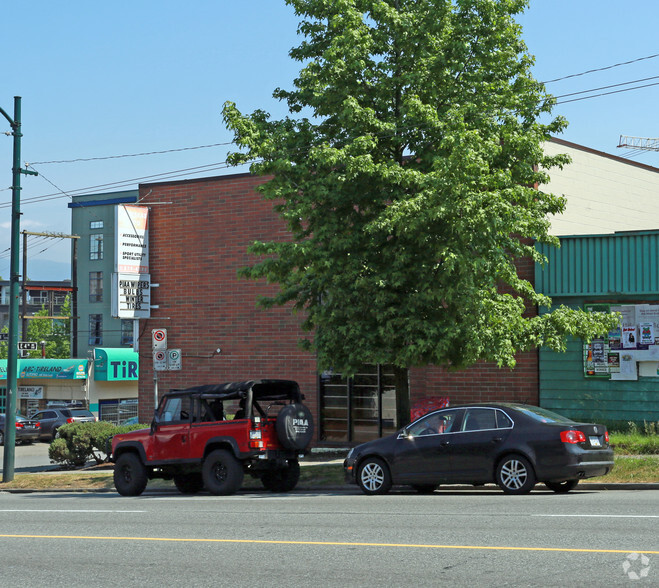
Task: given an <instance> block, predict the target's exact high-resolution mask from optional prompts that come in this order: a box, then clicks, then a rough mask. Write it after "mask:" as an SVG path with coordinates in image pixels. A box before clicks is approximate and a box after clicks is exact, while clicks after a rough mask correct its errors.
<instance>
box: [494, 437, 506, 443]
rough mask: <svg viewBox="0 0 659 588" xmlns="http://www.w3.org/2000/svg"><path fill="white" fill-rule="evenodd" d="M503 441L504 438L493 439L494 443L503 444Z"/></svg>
mask: <svg viewBox="0 0 659 588" xmlns="http://www.w3.org/2000/svg"><path fill="white" fill-rule="evenodd" d="M502 441H503V437H492V443H501V442H502Z"/></svg>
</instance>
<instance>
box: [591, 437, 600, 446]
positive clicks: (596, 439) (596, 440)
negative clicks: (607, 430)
mask: <svg viewBox="0 0 659 588" xmlns="http://www.w3.org/2000/svg"><path fill="white" fill-rule="evenodd" d="M589 440H590V445H591V447H602V443H601V441H600V438H599V437H593V436H592V435H591V436H590V438H589Z"/></svg>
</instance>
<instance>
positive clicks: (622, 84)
mask: <svg viewBox="0 0 659 588" xmlns="http://www.w3.org/2000/svg"><path fill="white" fill-rule="evenodd" d="M656 79H659V76H652V77H650V78H641V79H638V80H632V81H631V82H622V83H620V84H611V85H609V86H600V87H599V88H592V89H590V90H581V91H580V92H571V93H570V94H561V95H560V96H554V98H556V99H557V100H558V99H559V98H567V97H568V96H578V95H579V94H589V93H590V92H597V91H598V90H608V89H609V88H619V87H620V86H629V85H630V84H638V83H639V82H647V81H648V80H656ZM640 87H644V86H640ZM631 89H633V88H631Z"/></svg>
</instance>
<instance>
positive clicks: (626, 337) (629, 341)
mask: <svg viewBox="0 0 659 588" xmlns="http://www.w3.org/2000/svg"><path fill="white" fill-rule="evenodd" d="M636 340H637V334H636V326H635V325H634V326H631V325H629V326H623V327H622V348H623V349H636Z"/></svg>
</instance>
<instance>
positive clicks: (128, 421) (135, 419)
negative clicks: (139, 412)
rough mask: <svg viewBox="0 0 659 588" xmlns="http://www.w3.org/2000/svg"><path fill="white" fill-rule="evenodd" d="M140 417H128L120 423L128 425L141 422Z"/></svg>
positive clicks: (123, 425)
mask: <svg viewBox="0 0 659 588" xmlns="http://www.w3.org/2000/svg"><path fill="white" fill-rule="evenodd" d="M139 422H140V421H139V417H136V416H134V417H130V418H129V419H126V420H125V421H121V423H120V425H121V426H122V427H125V426H128V425H137V424H139Z"/></svg>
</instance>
